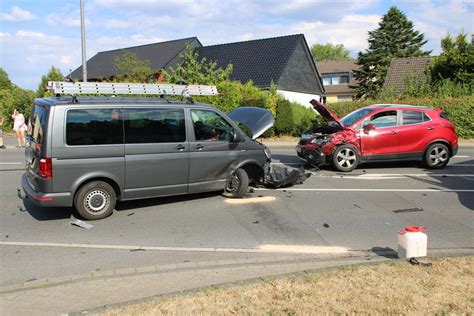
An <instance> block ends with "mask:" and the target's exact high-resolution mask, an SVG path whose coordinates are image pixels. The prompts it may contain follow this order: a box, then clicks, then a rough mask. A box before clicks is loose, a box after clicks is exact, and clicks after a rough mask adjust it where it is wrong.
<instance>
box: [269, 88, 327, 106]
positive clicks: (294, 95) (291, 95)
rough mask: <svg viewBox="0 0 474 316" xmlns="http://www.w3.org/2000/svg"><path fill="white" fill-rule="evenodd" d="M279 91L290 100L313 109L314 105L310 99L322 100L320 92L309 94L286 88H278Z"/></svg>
mask: <svg viewBox="0 0 474 316" xmlns="http://www.w3.org/2000/svg"><path fill="white" fill-rule="evenodd" d="M277 92H278V93H279V94H280V95H281V96H282V97H284V98H285V99H287V100H288V101H291V102H296V103H299V104H301V105H303V106H304V107H307V108H310V109H312V108H313V106H312V105H311V104H310V103H309V101H311V100H313V99H315V100H318V101H321V96H320V95H318V94H308V93H300V92H293V91H285V90H277Z"/></svg>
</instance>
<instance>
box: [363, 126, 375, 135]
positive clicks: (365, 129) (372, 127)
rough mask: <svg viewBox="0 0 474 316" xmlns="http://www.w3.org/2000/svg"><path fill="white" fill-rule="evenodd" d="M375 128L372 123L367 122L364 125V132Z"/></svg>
mask: <svg viewBox="0 0 474 316" xmlns="http://www.w3.org/2000/svg"><path fill="white" fill-rule="evenodd" d="M374 129H375V125H374V124H367V125H365V126H364V134H368V133H369V132H370V131H373V130H374Z"/></svg>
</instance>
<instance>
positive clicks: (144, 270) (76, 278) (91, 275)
mask: <svg viewBox="0 0 474 316" xmlns="http://www.w3.org/2000/svg"><path fill="white" fill-rule="evenodd" d="M428 251H429V255H428V257H444V256H474V248H449V249H428ZM377 258H378V259H380V258H384V260H385V259H387V260H389V259H390V260H398V257H397V252H396V251H395V250H392V249H387V250H380V251H377V252H373V251H370V250H354V251H351V252H349V253H345V254H340V255H338V254H320V255H315V256H314V257H312V258H308V259H295V260H291V259H290V260H288V259H286V260H281V261H278V260H269V259H268V258H254V259H226V260H217V261H201V262H200V261H197V262H182V263H171V264H165V265H152V266H145V267H135V268H121V269H114V270H106V271H91V272H88V273H82V274H75V275H71V276H61V277H54V278H44V279H38V280H31V281H25V282H22V283H19V284H11V285H5V286H0V294H1V295H3V294H8V293H13V292H18V291H28V290H34V289H38V288H46V287H54V286H57V285H64V284H69V283H76V282H89V281H94V280H103V279H110V278H126V277H131V276H135V275H141V274H153V273H166V272H179V271H189V270H208V269H223V268H227V269H229V268H230V269H231V268H238V267H244V266H270V265H272V266H274V265H297V266H298V265H302V264H303V265H304V264H308V263H316V262H319V263H324V262H327V263H333V264H334V265H336V264H337V263H338V262H344V261H347V260H349V261H353V260H356V261H357V260H359V261H361V262H365V261H367V260H373V259H377Z"/></svg>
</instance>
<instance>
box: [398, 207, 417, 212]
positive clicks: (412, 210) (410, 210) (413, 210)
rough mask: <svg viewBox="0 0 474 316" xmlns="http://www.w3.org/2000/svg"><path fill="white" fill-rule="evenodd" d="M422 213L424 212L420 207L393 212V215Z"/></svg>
mask: <svg viewBox="0 0 474 316" xmlns="http://www.w3.org/2000/svg"><path fill="white" fill-rule="evenodd" d="M423 211H424V209H422V208H421V207H415V208H407V209H401V210H395V211H393V212H394V213H412V212H423Z"/></svg>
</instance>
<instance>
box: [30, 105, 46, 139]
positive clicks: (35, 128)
mask: <svg viewBox="0 0 474 316" xmlns="http://www.w3.org/2000/svg"><path fill="white" fill-rule="evenodd" d="M47 119H48V110H47V109H46V108H44V107H43V106H41V105H39V104H35V105H34V108H33V112H32V113H31V115H30V118H29V120H28V136H30V137H31V139H32V140H33V141H35V142H36V143H37V144H42V143H43V139H44V132H45V131H46V122H47Z"/></svg>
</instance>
